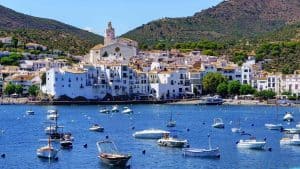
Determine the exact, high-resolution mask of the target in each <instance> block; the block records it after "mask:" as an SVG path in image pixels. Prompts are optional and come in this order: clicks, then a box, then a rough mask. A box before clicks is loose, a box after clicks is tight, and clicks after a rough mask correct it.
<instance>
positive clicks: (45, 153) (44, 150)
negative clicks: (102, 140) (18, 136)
mask: <svg viewBox="0 0 300 169" xmlns="http://www.w3.org/2000/svg"><path fill="white" fill-rule="evenodd" d="M57 153H58V150H56V149H55V148H53V147H52V146H51V142H50V138H49V140H48V145H47V146H44V147H41V148H39V149H37V150H36V154H37V156H38V157H39V158H48V159H56V158H57V157H56V155H57Z"/></svg>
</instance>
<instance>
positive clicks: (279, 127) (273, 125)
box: [265, 123, 283, 130]
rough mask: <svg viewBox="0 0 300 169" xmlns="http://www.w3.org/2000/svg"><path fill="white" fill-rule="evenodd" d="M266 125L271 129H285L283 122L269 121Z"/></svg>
mask: <svg viewBox="0 0 300 169" xmlns="http://www.w3.org/2000/svg"><path fill="white" fill-rule="evenodd" d="M265 127H266V128H267V129H269V130H282V129H283V126H282V124H271V123H267V124H265Z"/></svg>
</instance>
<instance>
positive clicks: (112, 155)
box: [96, 140, 131, 168]
mask: <svg viewBox="0 0 300 169" xmlns="http://www.w3.org/2000/svg"><path fill="white" fill-rule="evenodd" d="M96 145H97V148H98V152H99V155H98V158H99V159H100V160H101V161H102V162H103V163H104V164H107V165H109V166H114V167H120V168H124V167H126V165H127V162H128V160H129V159H130V158H131V155H129V154H124V153H120V152H119V151H118V149H117V147H116V145H115V144H114V143H113V142H112V141H110V140H104V141H98V142H97V143H96Z"/></svg>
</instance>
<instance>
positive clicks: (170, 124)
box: [167, 112, 176, 127]
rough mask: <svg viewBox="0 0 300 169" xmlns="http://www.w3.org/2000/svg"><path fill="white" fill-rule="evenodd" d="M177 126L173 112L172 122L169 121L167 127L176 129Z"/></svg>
mask: <svg viewBox="0 0 300 169" xmlns="http://www.w3.org/2000/svg"><path fill="white" fill-rule="evenodd" d="M175 126H176V121H175V120H173V113H172V112H171V117H170V120H169V121H168V124H167V127H175Z"/></svg>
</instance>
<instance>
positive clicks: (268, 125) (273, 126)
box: [265, 100, 283, 130]
mask: <svg viewBox="0 0 300 169" xmlns="http://www.w3.org/2000/svg"><path fill="white" fill-rule="evenodd" d="M276 119H277V121H278V101H277V100H276ZM265 127H266V128H267V129H269V130H282V129H283V126H282V124H280V123H277V124H273V123H266V124H265Z"/></svg>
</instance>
